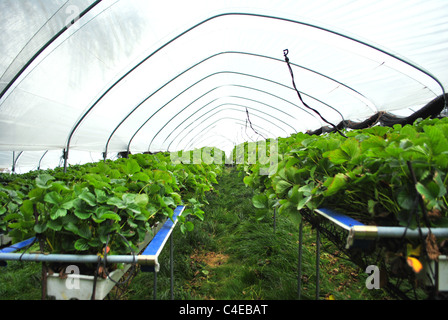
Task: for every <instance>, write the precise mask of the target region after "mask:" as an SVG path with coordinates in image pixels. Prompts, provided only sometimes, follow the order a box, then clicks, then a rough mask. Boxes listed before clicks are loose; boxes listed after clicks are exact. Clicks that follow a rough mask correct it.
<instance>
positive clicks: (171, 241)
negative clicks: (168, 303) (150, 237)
mask: <svg viewBox="0 0 448 320" xmlns="http://www.w3.org/2000/svg"><path fill="white" fill-rule="evenodd" d="M173 251H174V250H173V235H172V234H171V235H170V277H171V279H170V292H171V300H174V255H173Z"/></svg>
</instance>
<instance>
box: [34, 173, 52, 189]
mask: <svg viewBox="0 0 448 320" xmlns="http://www.w3.org/2000/svg"><path fill="white" fill-rule="evenodd" d="M54 179H55V178H54V177H53V176H51V175H49V174H46V173H45V174H40V175H38V176H37V178H36V185H37V186H38V187H39V188H42V189H48V188H50V187H51V184H49V183H48V182H49V181H51V180H54Z"/></svg>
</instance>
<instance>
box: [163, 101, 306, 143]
mask: <svg viewBox="0 0 448 320" xmlns="http://www.w3.org/2000/svg"><path fill="white" fill-rule="evenodd" d="M225 98H238V99H243V100H248V101H251V102H254V103H259V104H262V105H265V106H267V107H269V108H272V109H275V110H277V111H279V112H283V113H285V112H284V111H282V110H280V109H278V108H276V107H274V106H271V105H269V104H267V103H264V102H261V101H258V100H255V99H250V98H246V97H241V96H226V97H225ZM220 99H223V97H220V98H216V99H213V100H212V101H210V102H208V103H207V104H205V105H204V106H202V107H201V108H199V109H197V110H196V111H195V112H193V113H192V114H191V115H189V116H188V117H187V118H186V119H185V120H184V121H183V122H182V123H180V124H178V125H177V126H176V128H175V129H174V130H173V131H171V132H170V133H169V134H168V136H167V137H166V138H165V140H164V141H163V143H165V142H166V140H168V138H169V137H170V136H171V134H172V133H173V132H174V131H176V130H177V129H178V128H179V127H180V126H181V125H182V124H183V123H185V122H186V121H187V120H188V119H190V118H191V117H192V116H194V115H195V114H196V113H197V112H199V111H200V110H202V109H204V108H205V107H207V106H208V105H209V104H211V103H213V102H215V101H218V100H220ZM227 104H228V103H227ZM221 105H223V104H221ZM221 105H219V106H221ZM219 106H217V107H215V108H213V109H211V110H209V111H207V112H206V113H204V115H205V114H207V113H208V112H211V111H213V110H214V109H216V108H218V107H219ZM240 106H242V105H240ZM248 108H250V107H248ZM250 109H255V108H250ZM257 110H258V109H257ZM258 111H260V112H262V113H265V114H267V115H269V116H271V117H272V115H270V114H268V113H266V112H264V111H261V110H258ZM285 114H286V115H288V116H290V117H291V118H293V119H295V118H294V117H292V116H291V115H289V114H288V113H285ZM274 118H275V117H274ZM277 120H279V119H277ZM280 121H282V120H280ZM282 122H283V123H285V124H286V125H287V126H288V127H290V128H291V129H292V130H294V132H295V133H297V130H296V129H295V128H294V127H292V126H291V125H289V124H287V123H286V122H284V121H282ZM193 123H194V122H191V123H190V124H188V125H187V126H186V127H185V128H184V130H185V129H187V128H188V127H189V126H191V125H192V124H193ZM178 136H179V134H178V135H177V136H176V137H175V138H174V139H173V140H172V141H174V140H176V138H177V137H178ZM172 141H171V142H170V144H169V145H168V150H169V149H170V146H171V143H172Z"/></svg>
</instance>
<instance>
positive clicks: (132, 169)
mask: <svg viewBox="0 0 448 320" xmlns="http://www.w3.org/2000/svg"><path fill="white" fill-rule="evenodd" d="M140 170H141V168H140V166H139V164H138V162H137V161H136V160H134V159H129V160H128V161H127V162H126V167H125V168H124V171H125V173H126V174H128V175H133V174H135V173H137V172H139V171H140Z"/></svg>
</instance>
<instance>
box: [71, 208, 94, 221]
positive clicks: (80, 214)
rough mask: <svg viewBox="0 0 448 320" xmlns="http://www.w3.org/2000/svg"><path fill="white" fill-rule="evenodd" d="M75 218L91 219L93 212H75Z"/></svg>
mask: <svg viewBox="0 0 448 320" xmlns="http://www.w3.org/2000/svg"><path fill="white" fill-rule="evenodd" d="M75 216H77V217H78V218H79V219H81V220H85V219H89V218H90V217H91V216H92V212H87V211H79V210H75Z"/></svg>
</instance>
